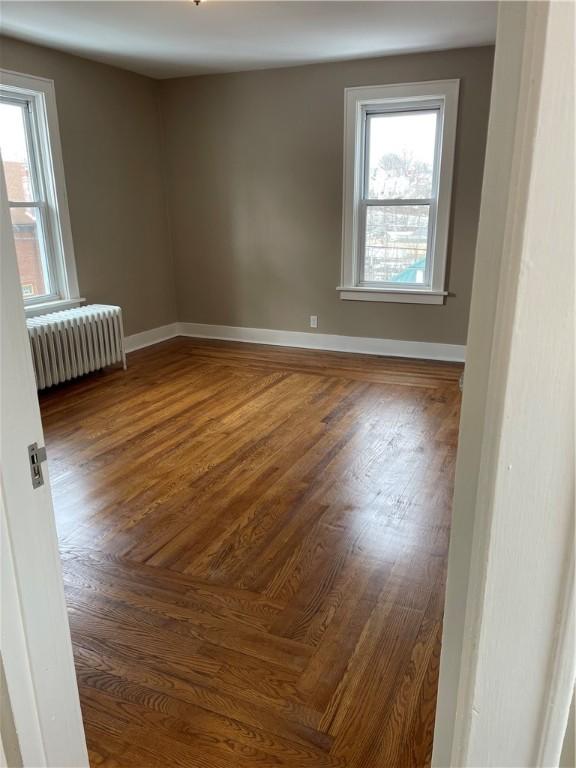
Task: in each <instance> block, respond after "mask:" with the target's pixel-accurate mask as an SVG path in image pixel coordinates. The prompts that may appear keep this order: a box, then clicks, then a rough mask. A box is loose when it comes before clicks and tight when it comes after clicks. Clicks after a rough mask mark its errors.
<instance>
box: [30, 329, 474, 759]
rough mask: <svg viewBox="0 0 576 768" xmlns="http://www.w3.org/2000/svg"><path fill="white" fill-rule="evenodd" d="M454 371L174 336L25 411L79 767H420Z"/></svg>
mask: <svg viewBox="0 0 576 768" xmlns="http://www.w3.org/2000/svg"><path fill="white" fill-rule="evenodd" d="M460 372H461V366H459V365H451V364H443V363H429V362H415V361H408V360H394V359H385V358H377V357H369V356H358V355H344V354H338V353H328V352H326V353H323V352H315V351H304V350H296V349H283V348H275V347H263V346H256V345H248V344H233V343H228V342H211V341H193V340H190V339H175V340H173V341H170V342H166V343H163V344H159V345H156V346H154V347H150V348H148V349H146V350H142V351H139V352H136V353H133V354H131V355H130V356H129V367H128V370H127V371H126V372H124V371H121V370H115V371H109V372H106V373H99V374H96V375H93V376H90V377H86V378H84V379H82V380H79V381H75V382H72V383H70V384H67V385H64V386H61V387H59V388H56V389H54V390H49V391H48V392H46V393H45V394H43V395H42V397H41V407H42V413H43V422H44V428H45V434H46V441H47V446H48V458H49V467H50V475H51V479H52V483H53V492H54V502H55V508H56V517H57V525H58V531H59V538H60V544H61V552H62V563H63V573H64V580H65V587H66V595H67V601H68V607H69V615H70V625H71V632H72V639H73V644H74V650H75V658H76V668H77V673H78V681H79V686H80V694H81V703H82V710H83V714H84V721H85V726H86V735H87V740H88V745H89V750H90V759H91V764H92V766H105V767H106V768H132V767H134V768H147V767H149V768H156V766H158V768H160V767H161V768H168V767H169V766H183V767H184V766H185V767H186V768H236V766H237V767H238V768H277V767H281V766H286V767H287V768H288V767H289V768H306V767H307V766H310V768H324V766H325V767H326V768H335V767H336V766H341V767H342V768H344V767H346V766H348V767H349V768H389V767H390V766H393V767H399V768H404V767H405V768H409V767H415V766H418V767H420V766H427V765H428V764H429V762H430V755H431V748H432V733H433V726H434V713H435V700H436V686H437V677H438V662H439V654H440V637H441V622H442V608H443V591H444V577H445V562H446V555H447V547H448V536H449V526H450V506H451V496H452V481H453V472H454V459H455V450H456V439H457V428H458V418H459V406H460V396H459V390H458V376H459V374H460Z"/></svg>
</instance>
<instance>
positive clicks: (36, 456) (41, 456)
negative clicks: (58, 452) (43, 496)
mask: <svg viewBox="0 0 576 768" xmlns="http://www.w3.org/2000/svg"><path fill="white" fill-rule="evenodd" d="M28 461H29V462H30V475H31V477H32V488H40V486H41V485H44V476H43V475H42V462H43V461H46V448H45V447H44V446H42V447H41V448H38V443H32V445H29V446H28Z"/></svg>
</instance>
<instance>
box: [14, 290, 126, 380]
mask: <svg viewBox="0 0 576 768" xmlns="http://www.w3.org/2000/svg"><path fill="white" fill-rule="evenodd" d="M26 325H27V327H28V336H29V337H30V347H31V349H32V360H33V362H34V373H35V374H36V383H37V386H38V389H45V388H46V387H51V386H53V385H54V384H60V383H61V382H63V381H68V380H69V379H74V378H76V377H77V376H83V375H84V374H86V373H90V372H91V371H95V370H98V369H99V368H104V367H106V366H107V365H113V364H114V363H122V364H123V366H124V368H126V354H125V352H124V334H123V331H122V310H121V309H120V307H113V306H108V305H105V304H89V305H88V306H85V307H76V308H75V309H66V310H63V311H61V312H51V313H50V314H47V315H39V316H37V317H30V318H28V319H27V320H26Z"/></svg>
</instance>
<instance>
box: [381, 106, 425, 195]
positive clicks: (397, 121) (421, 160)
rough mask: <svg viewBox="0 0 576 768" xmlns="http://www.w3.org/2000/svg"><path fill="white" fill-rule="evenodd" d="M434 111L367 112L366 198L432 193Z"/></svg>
mask: <svg viewBox="0 0 576 768" xmlns="http://www.w3.org/2000/svg"><path fill="white" fill-rule="evenodd" d="M437 114H438V113H437V111H436V110H434V111H430V112H404V113H402V112H401V113H383V114H376V115H368V116H367V126H366V139H367V142H368V167H367V175H368V178H367V185H366V186H367V194H366V197H367V198H368V199H373V200H394V199H404V200H407V199H423V198H424V199H425V198H430V197H432V184H433V171H434V151H435V146H436V122H437Z"/></svg>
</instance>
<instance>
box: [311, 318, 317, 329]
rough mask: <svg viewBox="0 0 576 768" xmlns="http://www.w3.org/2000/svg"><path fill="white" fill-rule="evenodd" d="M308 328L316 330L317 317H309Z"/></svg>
mask: <svg viewBox="0 0 576 768" xmlns="http://www.w3.org/2000/svg"><path fill="white" fill-rule="evenodd" d="M310 328H318V315H310Z"/></svg>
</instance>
